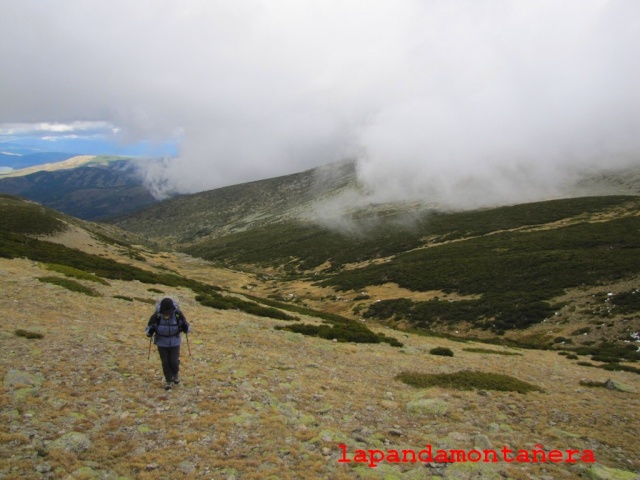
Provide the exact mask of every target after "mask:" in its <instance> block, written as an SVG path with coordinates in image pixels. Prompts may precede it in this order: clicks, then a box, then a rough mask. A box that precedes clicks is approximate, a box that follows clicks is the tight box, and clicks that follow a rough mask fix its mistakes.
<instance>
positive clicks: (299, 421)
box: [0, 254, 640, 480]
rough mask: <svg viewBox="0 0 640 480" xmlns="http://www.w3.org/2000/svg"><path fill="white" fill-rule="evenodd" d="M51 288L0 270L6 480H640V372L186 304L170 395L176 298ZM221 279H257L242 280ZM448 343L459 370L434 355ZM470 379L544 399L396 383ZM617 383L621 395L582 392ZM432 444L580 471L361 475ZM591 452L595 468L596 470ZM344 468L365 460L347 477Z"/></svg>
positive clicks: (483, 468)
mask: <svg viewBox="0 0 640 480" xmlns="http://www.w3.org/2000/svg"><path fill="white" fill-rule="evenodd" d="M164 258H165V260H166V261H167V262H169V263H173V264H174V265H175V264H180V263H183V264H184V262H186V261H187V259H186V258H185V257H173V256H170V255H168V254H167V255H165V256H164ZM198 271H199V274H200V275H204V274H203V272H202V268H201V267H200V268H199V270H198ZM51 274H52V272H50V271H45V270H43V269H42V268H41V266H40V265H38V264H36V263H34V262H31V261H28V260H5V259H0V291H2V302H3V315H4V325H5V328H4V329H2V331H1V332H0V349H1V350H0V351H1V352H2V355H1V357H0V376H1V378H2V379H3V380H4V381H3V388H2V389H1V390H0V405H1V407H0V418H1V420H0V439H1V441H0V478H5V479H18V478H19V479H23V478H34V479H38V478H42V479H49V478H51V479H54V478H55V479H58V478H61V479H64V478H78V479H80V478H102V479H117V478H131V479H134V478H135V479H152V478H153V479H157V478H167V479H174V478H185V479H189V478H207V479H237V480H240V479H268V478H272V479H351V478H355V479H360V478H361V479H368V478H372V479H378V478H381V479H396V478H398V479H405V478H406V479H424V478H448V479H467V478H469V479H470V478H478V479H502V478H512V479H572V478H598V479H609V478H615V479H636V478H638V472H640V460H639V457H638V451H640V440H639V438H640V396H639V392H640V376H639V375H637V374H634V373H629V372H607V371H605V370H602V369H598V368H589V367H585V366H580V365H578V364H577V363H576V362H575V361H571V360H568V359H566V358H565V357H562V356H559V355H558V354H557V353H556V352H550V351H532V350H514V349H508V351H509V352H511V353H516V354H517V355H508V356H506V355H496V354H488V353H473V352H468V351H465V350H464V349H466V348H470V347H482V348H490V349H492V350H500V351H506V350H507V349H505V348H502V347H496V346H487V345H482V344H472V343H456V342H451V341H448V340H444V339H439V338H430V337H421V336H416V335H409V334H404V333H400V332H396V331H391V330H385V333H388V334H389V335H392V336H396V337H397V338H398V339H399V340H401V341H402V342H403V343H404V347H402V348H393V347H390V346H389V345H387V344H380V345H363V344H343V343H335V342H331V341H326V340H322V339H317V338H310V337H305V336H302V335H299V334H293V333H290V332H286V331H280V330H275V329H274V327H275V326H276V325H284V324H285V322H282V321H276V320H270V319H265V318H259V317H254V316H251V315H248V314H245V313H242V312H237V311H232V312H230V311H218V310H214V309H211V308H206V307H203V306H201V305H199V304H198V303H197V302H195V300H194V295H193V293H192V292H190V291H188V290H177V291H164V293H166V294H169V295H172V296H176V297H177V298H178V299H179V300H180V303H181V306H182V309H183V311H184V312H185V314H186V316H187V317H188V319H189V321H190V322H191V324H192V327H193V332H192V333H191V334H190V335H189V346H188V347H189V348H188V347H187V345H186V344H184V345H183V349H182V382H181V384H180V385H179V386H178V387H177V388H175V389H174V390H173V391H170V392H166V391H165V390H164V389H163V388H162V386H163V381H162V376H161V369H160V362H159V358H158V355H157V352H156V351H155V350H154V349H153V348H152V349H151V353H150V358H148V355H149V340H148V339H147V338H146V337H145V336H144V327H145V325H146V322H147V319H148V317H149V315H150V314H151V312H152V310H153V306H152V305H151V304H149V303H147V302H146V301H145V300H148V301H151V302H153V301H154V300H156V299H157V298H158V297H159V296H161V295H162V294H160V293H158V292H157V291H155V290H153V289H163V287H162V286H158V285H146V284H142V283H139V282H119V281H109V285H101V284H97V283H96V284H95V285H93V284H92V285H91V286H92V288H94V289H96V290H97V291H98V292H99V293H100V296H98V297H90V296H87V295H84V294H81V293H74V292H71V291H68V290H65V289H63V288H61V287H58V286H54V285H51V284H48V283H43V282H40V281H39V280H38V277H42V276H47V275H51ZM205 276H206V275H205ZM208 278H210V279H215V280H216V281H215V282H214V283H219V282H220V281H221V280H225V279H226V280H227V282H228V283H229V284H230V285H234V286H240V285H242V284H243V283H245V282H246V279H243V278H236V277H234V274H233V272H229V271H213V270H212V271H211V272H210V274H209V277H208ZM234 278H236V279H235V280H234ZM234 282H235V283H234ZM85 283H88V282H85ZM116 296H125V297H129V298H135V299H136V300H134V301H127V300H123V299H119V298H114V297H116ZM304 321H305V322H307V323H311V322H314V321H315V320H314V319H311V318H304ZM380 328H382V327H380ZM17 329H22V330H26V331H29V332H35V333H40V334H42V335H43V337H42V338H39V339H35V338H34V339H30V338H25V337H23V336H18V335H16V333H15V331H16V330H17ZM437 346H444V347H449V348H450V349H451V350H453V352H454V356H453V357H443V356H435V355H431V354H430V353H429V351H430V350H431V349H432V348H434V347H437ZM189 349H190V352H189ZM464 369H474V370H480V371H487V372H497V373H504V374H508V375H512V376H514V377H516V378H518V379H520V380H524V381H527V382H530V383H532V384H535V385H537V386H539V387H541V388H542V389H544V392H534V393H527V394H517V393H503V392H497V391H458V390H449V389H443V388H430V389H416V388H413V387H410V386H407V385H405V384H403V383H401V382H399V381H397V380H395V379H394V377H395V376H396V374H398V373H400V372H402V371H407V370H411V371H418V372H423V373H449V372H455V371H459V370H464ZM608 379H611V380H612V381H613V382H614V384H615V385H617V387H618V388H613V389H608V388H603V387H587V386H582V385H581V384H580V382H581V381H592V382H605V381H606V380H608ZM341 444H344V445H345V447H343V448H344V450H343V449H341V447H340V445H341ZM427 445H430V446H432V448H433V452H436V450H437V449H442V450H452V449H455V450H464V451H465V452H470V451H472V450H473V449H478V450H479V451H484V450H491V449H494V450H496V451H498V452H500V451H501V450H502V449H503V448H504V447H506V448H508V449H511V450H514V451H516V452H517V451H518V450H527V451H529V452H531V451H532V450H535V449H538V450H544V451H545V454H547V455H551V452H552V451H553V450H560V451H562V452H566V450H567V449H571V450H578V451H579V452H581V453H580V454H578V456H577V457H576V458H577V459H578V461H577V462H576V463H568V462H567V461H566V459H567V455H566V453H565V454H563V457H562V461H558V462H551V461H547V462H541V461H538V462H534V463H526V462H515V461H514V462H507V461H503V460H501V461H499V462H495V463H487V462H483V461H479V462H470V461H467V462H456V463H442V462H427V463H420V462H418V463H391V462H389V461H381V462H379V464H378V466H377V467H376V468H370V467H369V466H368V465H367V463H363V462H358V461H355V460H356V458H357V457H356V455H357V452H358V450H361V451H362V452H363V453H362V454H361V455H367V458H368V460H370V459H371V458H372V456H374V455H379V454H378V453H376V452H375V451H376V450H377V451H380V452H389V451H391V450H393V449H397V450H402V449H405V450H414V451H416V452H418V451H420V450H422V449H425V448H426V446H427ZM369 451H371V452H369ZM343 452H346V453H343ZM585 452H592V453H593V457H594V458H595V463H587V462H584V461H581V459H580V455H581V454H584V453H585ZM343 456H346V458H349V459H351V460H353V461H352V462H350V463H341V462H339V460H340V459H341V458H343ZM360 458H363V457H360Z"/></svg>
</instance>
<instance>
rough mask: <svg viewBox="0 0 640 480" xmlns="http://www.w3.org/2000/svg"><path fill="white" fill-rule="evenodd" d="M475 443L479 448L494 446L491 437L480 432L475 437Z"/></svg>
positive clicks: (484, 448) (487, 448)
mask: <svg viewBox="0 0 640 480" xmlns="http://www.w3.org/2000/svg"><path fill="white" fill-rule="evenodd" d="M473 444H474V445H475V447H476V448H478V449H479V450H490V449H492V448H493V445H492V444H491V440H489V437H487V436H486V435H482V434H481V433H478V434H476V435H475V436H474V437H473Z"/></svg>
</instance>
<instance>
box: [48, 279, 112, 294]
mask: <svg viewBox="0 0 640 480" xmlns="http://www.w3.org/2000/svg"><path fill="white" fill-rule="evenodd" d="M38 280H40V281H41V282H44V283H50V284H52V285H57V286H59V287H63V288H66V289H67V290H71V291H72V292H77V293H84V294H85V295H89V296H90V297H99V296H100V293H98V292H97V291H95V290H94V289H93V288H89V287H85V286H84V285H82V284H81V283H78V282H75V281H73V280H69V279H68V278H60V277H39V278H38Z"/></svg>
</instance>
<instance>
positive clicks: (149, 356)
mask: <svg viewBox="0 0 640 480" xmlns="http://www.w3.org/2000/svg"><path fill="white" fill-rule="evenodd" d="M152 341H153V337H149V353H148V354H147V361H149V359H150V358H151V342H152Z"/></svg>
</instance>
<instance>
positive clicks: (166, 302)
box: [160, 298, 176, 312]
mask: <svg viewBox="0 0 640 480" xmlns="http://www.w3.org/2000/svg"><path fill="white" fill-rule="evenodd" d="M175 308H176V307H175V305H174V304H173V300H171V299H170V298H163V299H162V301H161V302H160V311H161V312H168V311H171V312H173V311H174V310H175Z"/></svg>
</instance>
